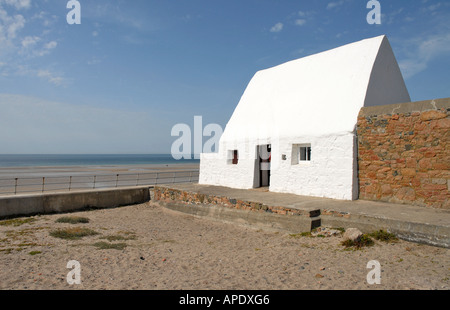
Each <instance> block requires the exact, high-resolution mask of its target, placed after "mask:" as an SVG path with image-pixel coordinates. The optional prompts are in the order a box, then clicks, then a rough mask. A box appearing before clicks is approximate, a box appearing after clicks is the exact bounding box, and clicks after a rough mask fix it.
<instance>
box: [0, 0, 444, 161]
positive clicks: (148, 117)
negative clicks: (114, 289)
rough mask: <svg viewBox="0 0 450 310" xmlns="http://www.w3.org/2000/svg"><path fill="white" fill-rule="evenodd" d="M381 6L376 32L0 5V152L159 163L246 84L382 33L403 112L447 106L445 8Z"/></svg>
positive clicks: (356, 25) (336, 20)
mask: <svg viewBox="0 0 450 310" xmlns="http://www.w3.org/2000/svg"><path fill="white" fill-rule="evenodd" d="M379 2H380V4H381V13H382V18H381V25H369V24H368V23H367V21H366V16H367V14H368V13H369V11H370V10H369V9H367V8H366V4H367V1H364V0H330V1H300V0H297V1H294V0H214V1H213V0H165V1H164V0H158V1H153V0H127V1H119V0H79V3H80V4H81V24H79V25H76V24H75V25H69V24H68V23H67V21H66V15H67V13H68V12H69V11H70V10H69V9H67V8H66V4H67V1H66V0H58V1H56V0H0V153H3V154H15V153H31V154H36V153H41V154H48V153H131V154H133V153H170V147H171V144H172V143H173V142H174V140H176V137H172V136H171V129H172V127H173V126H174V125H176V124H177V123H186V124H188V125H190V126H192V125H193V120H194V116H195V115H200V116H202V118H203V126H206V125H207V124H208V123H215V124H219V125H220V126H222V127H223V128H224V127H225V125H226V123H227V121H228V119H229V118H230V116H231V114H232V113H233V110H234V108H235V107H236V105H237V103H238V101H239V99H240V97H241V95H242V93H243V91H244V90H245V87H246V86H247V84H248V82H249V81H250V79H251V78H252V76H253V74H254V73H255V72H256V71H258V70H261V69H265V68H268V67H272V66H275V65H278V64H280V63H283V62H286V61H289V60H292V59H297V58H300V57H304V56H307V55H310V54H314V53H317V52H321V51H325V50H328V49H331V48H335V47H338V46H340V45H344V44H347V43H351V42H354V41H358V40H362V39H365V38H370V37H374V36H378V35H382V34H386V35H387V36H388V39H389V41H390V43H391V45H392V48H393V50H394V53H395V55H396V57H397V61H398V62H399V64H400V68H401V70H402V73H403V76H404V78H405V82H406V86H407V88H408V90H409V92H410V95H411V99H412V100H413V101H418V100H427V99H435V98H443V97H449V90H450V79H449V74H448V72H449V69H450V57H449V56H450V23H449V20H450V2H448V1H445V0H444V1H432V0H428V1H426V0H410V1H400V0H379ZM191 128H193V126H192V127H191ZM206 139H207V138H205V140H206Z"/></svg>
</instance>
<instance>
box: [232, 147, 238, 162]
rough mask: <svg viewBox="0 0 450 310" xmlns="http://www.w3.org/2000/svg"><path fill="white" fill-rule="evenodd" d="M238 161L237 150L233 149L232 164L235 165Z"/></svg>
mask: <svg viewBox="0 0 450 310" xmlns="http://www.w3.org/2000/svg"><path fill="white" fill-rule="evenodd" d="M237 163H238V151H237V150H234V151H233V165H237Z"/></svg>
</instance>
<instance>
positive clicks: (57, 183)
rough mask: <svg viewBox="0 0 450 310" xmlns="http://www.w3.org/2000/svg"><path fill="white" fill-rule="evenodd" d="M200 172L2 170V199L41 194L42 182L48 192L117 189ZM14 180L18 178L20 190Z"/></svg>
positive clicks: (172, 167)
mask: <svg viewBox="0 0 450 310" xmlns="http://www.w3.org/2000/svg"><path fill="white" fill-rule="evenodd" d="M198 169H199V164H158V165H156V164H149V165H105V166H59V167H0V196H1V195H11V194H14V192H15V191H16V192H17V193H19V194H28V193H33V192H42V183H43V182H44V183H45V184H44V190H45V192H55V191H67V190H69V189H71V190H73V189H92V188H106V187H115V185H116V180H118V182H117V185H118V186H135V185H148V184H153V182H154V180H155V179H156V177H158V179H159V184H161V183H166V182H167V183H170V182H171V181H172V180H173V172H177V178H180V179H179V181H184V180H185V179H186V180H189V177H190V174H189V172H187V171H193V170H198ZM183 171H186V173H183ZM156 173H158V176H157V175H156ZM117 175H119V177H118V178H117ZM94 176H95V179H94ZM71 177H72V178H71ZM15 178H18V181H17V188H16V186H15V185H16V181H15ZM43 178H45V180H44V181H43ZM94 183H95V184H94Z"/></svg>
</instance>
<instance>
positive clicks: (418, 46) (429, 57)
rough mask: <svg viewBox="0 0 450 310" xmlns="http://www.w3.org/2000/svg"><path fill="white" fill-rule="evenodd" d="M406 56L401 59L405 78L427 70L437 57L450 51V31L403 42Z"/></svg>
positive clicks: (400, 62)
mask: <svg viewBox="0 0 450 310" xmlns="http://www.w3.org/2000/svg"><path fill="white" fill-rule="evenodd" d="M402 45H403V47H404V49H405V50H406V52H405V54H406V55H407V56H406V57H405V58H403V59H401V60H400V61H399V66H400V68H401V70H402V73H403V76H404V78H405V79H407V78H410V77H412V76H414V75H416V74H418V73H419V72H421V71H423V70H425V69H426V68H427V67H428V64H429V63H430V62H431V61H433V60H434V59H435V58H436V57H439V56H442V55H448V53H450V33H442V34H433V35H430V36H427V37H417V38H415V39H413V40H410V41H407V42H403V43H402Z"/></svg>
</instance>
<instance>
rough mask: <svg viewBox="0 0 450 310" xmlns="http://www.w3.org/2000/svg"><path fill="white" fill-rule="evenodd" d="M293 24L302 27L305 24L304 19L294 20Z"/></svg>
mask: <svg viewBox="0 0 450 310" xmlns="http://www.w3.org/2000/svg"><path fill="white" fill-rule="evenodd" d="M295 24H296V25H297V26H303V25H304V24H306V19H297V20H295Z"/></svg>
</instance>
